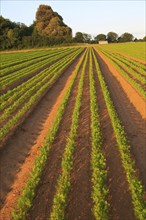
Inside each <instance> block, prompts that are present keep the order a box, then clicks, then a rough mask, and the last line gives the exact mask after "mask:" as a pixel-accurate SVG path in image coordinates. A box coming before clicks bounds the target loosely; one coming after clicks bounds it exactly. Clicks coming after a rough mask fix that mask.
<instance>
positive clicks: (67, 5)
mask: <svg viewBox="0 0 146 220" xmlns="http://www.w3.org/2000/svg"><path fill="white" fill-rule="evenodd" d="M0 4H1V10H0V12H1V15H2V16H4V17H6V18H9V19H10V20H12V21H15V22H22V23H25V24H26V25H30V24H31V23H32V22H33V20H35V13H36V10H37V8H38V7H39V5H40V4H47V5H50V6H51V7H52V9H53V10H54V11H57V12H58V13H59V14H60V15H61V16H62V17H63V19H64V22H65V23H66V24H67V25H68V26H70V27H71V28H72V30H73V34H75V33H76V32H77V31H81V32H85V33H89V34H92V35H93V36H96V35H97V34H100V33H104V34H107V33H108V32H109V31H114V32H116V33H117V34H118V35H119V36H120V35H121V34H123V33H124V32H129V33H132V34H133V35H134V36H135V37H137V38H143V37H144V36H145V35H146V29H145V26H146V23H145V13H146V12H145V11H146V2H145V1H144V0H135V1H133V0H129V1H127V0H122V1H119V0H117V1H116V0H114V1H110V0H106V1H105V0H102V1H99V0H96V1H84V0H82V1H77V0H74V1H69V0H66V1H65V0H64V1H62V0H54V1H53V0H52V1H51V0H48V1H43V0H41V1H40V0H16V1H13V0H1V3H0Z"/></svg>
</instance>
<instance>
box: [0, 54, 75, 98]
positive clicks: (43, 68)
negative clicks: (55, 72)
mask: <svg viewBox="0 0 146 220" xmlns="http://www.w3.org/2000/svg"><path fill="white" fill-rule="evenodd" d="M71 53H72V52H71ZM71 53H70V54H71ZM66 56H68V55H64V56H63V57H62V58H64V57H66ZM78 56H79V55H78ZM78 56H77V57H78ZM62 58H58V59H56V60H54V61H52V62H51V63H48V64H46V65H44V66H42V67H41V68H38V69H37V70H36V71H34V72H33V71H32V72H31V73H30V74H28V75H26V76H23V78H21V79H18V80H17V81H16V82H14V83H12V84H10V85H8V86H7V87H6V88H5V89H3V90H0V94H4V93H6V92H7V91H9V90H11V89H13V88H15V87H17V86H19V85H20V84H22V83H24V82H26V81H27V80H29V79H30V78H32V77H33V76H36V75H37V74H38V73H40V72H41V71H43V70H45V69H47V68H49V67H50V66H51V65H53V64H54V63H56V62H57V61H59V60H60V59H62ZM46 59H47V58H46Z"/></svg>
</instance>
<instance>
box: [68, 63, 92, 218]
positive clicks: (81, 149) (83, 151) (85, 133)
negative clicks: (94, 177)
mask: <svg viewBox="0 0 146 220" xmlns="http://www.w3.org/2000/svg"><path fill="white" fill-rule="evenodd" d="M88 63H89V60H88ZM89 93H90V89H89V65H87V67H86V73H85V78H84V85H83V95H82V100H81V109H80V116H79V127H78V132H77V133H78V136H77V139H76V148H75V152H74V159H73V169H72V172H71V186H70V191H69V194H68V200H67V207H66V210H65V219H69V220H74V219H90V220H91V219H93V216H92V212H91V209H92V206H93V205H92V200H91V169H90V159H91V141H90V136H91V132H90V95H89Z"/></svg>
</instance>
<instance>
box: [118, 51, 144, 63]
mask: <svg viewBox="0 0 146 220" xmlns="http://www.w3.org/2000/svg"><path fill="white" fill-rule="evenodd" d="M114 52H115V53H117V54H119V55H121V56H123V57H127V58H130V59H132V60H135V61H137V62H138V63H142V64H144V65H146V61H145V60H141V59H138V58H136V57H132V56H130V55H126V54H124V53H120V52H116V51H114Z"/></svg>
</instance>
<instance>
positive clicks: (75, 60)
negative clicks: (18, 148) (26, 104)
mask: <svg viewBox="0 0 146 220" xmlns="http://www.w3.org/2000/svg"><path fill="white" fill-rule="evenodd" d="M82 54H83V51H82V52H81V53H80V54H79V55H78V56H77V57H76V58H75V59H74V60H73V61H72V63H71V64H70V66H69V67H67V68H66V70H68V69H71V68H72V66H74V65H75V64H76V62H77V60H78V59H79V57H80V56H81V55H82ZM74 67H75V66H74ZM62 75H63V73H62V74H60V76H59V77H58V78H56V79H55V80H54V82H53V85H55V84H56V82H57V81H58V79H59V78H62ZM53 85H50V86H49V87H48V88H47V89H46V90H45V91H44V92H43V93H42V94H41V96H40V97H39V98H38V99H37V101H36V102H35V103H34V104H33V105H32V106H31V107H30V108H29V110H28V111H27V112H26V113H25V114H24V115H23V117H22V118H21V119H20V120H19V121H18V122H17V123H16V124H15V125H14V126H13V129H12V130H10V131H9V133H8V135H6V137H5V138H4V139H3V140H2V141H1V143H0V149H1V148H3V146H4V144H5V143H6V142H7V140H8V139H10V137H11V136H12V135H13V134H14V132H15V130H16V129H17V127H18V126H19V125H21V124H22V122H24V121H25V119H26V118H27V117H28V115H29V114H30V113H31V112H32V111H33V109H34V108H35V107H36V105H37V104H38V103H39V102H40V100H41V99H42V98H43V97H44V95H45V94H46V93H47V92H48V91H49V89H50V88H51V87H52V86H53ZM16 111H17V110H16Z"/></svg>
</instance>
